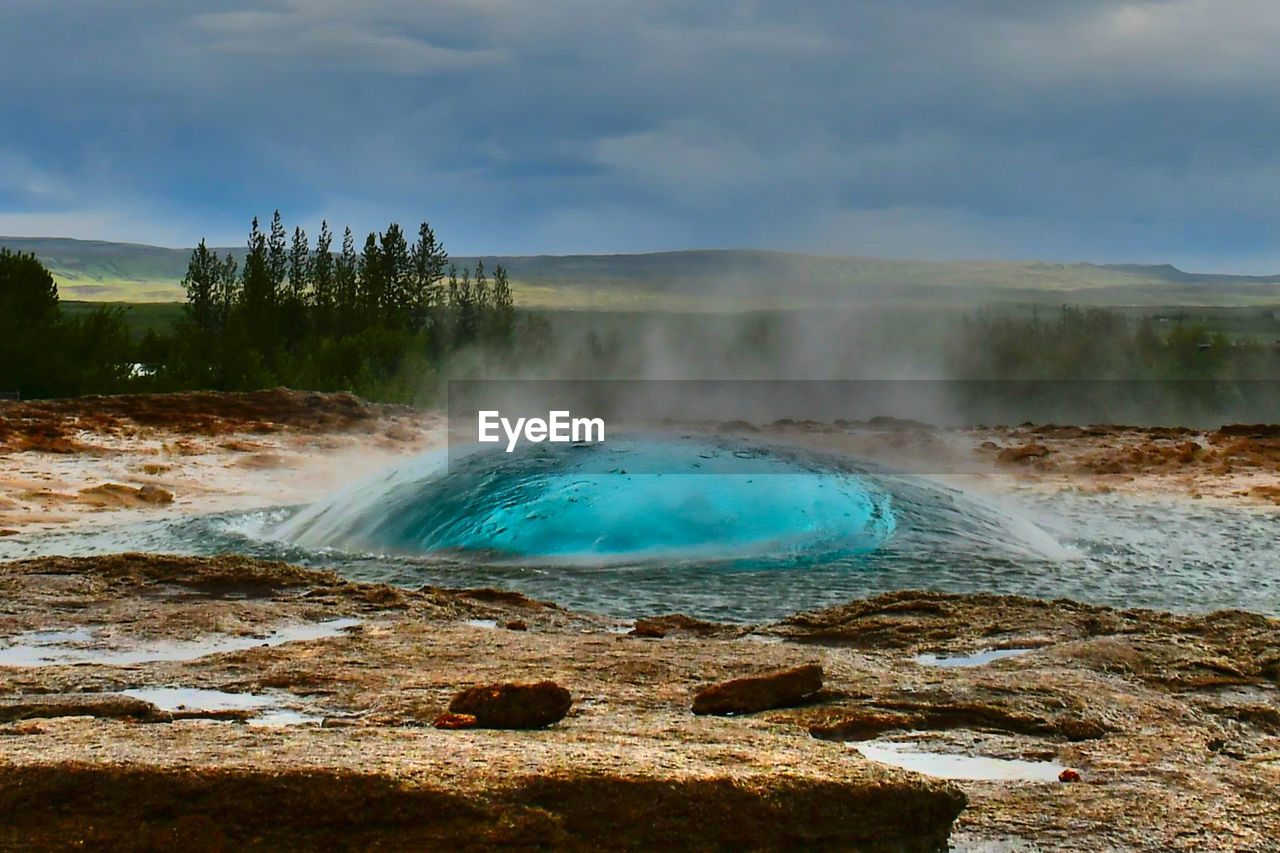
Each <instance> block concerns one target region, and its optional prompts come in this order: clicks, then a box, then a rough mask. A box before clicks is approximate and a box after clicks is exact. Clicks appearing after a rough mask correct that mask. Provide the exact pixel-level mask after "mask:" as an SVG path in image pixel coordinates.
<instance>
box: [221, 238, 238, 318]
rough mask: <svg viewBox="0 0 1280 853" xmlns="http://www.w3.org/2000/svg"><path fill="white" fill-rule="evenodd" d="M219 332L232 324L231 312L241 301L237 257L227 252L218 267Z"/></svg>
mask: <svg viewBox="0 0 1280 853" xmlns="http://www.w3.org/2000/svg"><path fill="white" fill-rule="evenodd" d="M216 300H217V303H218V306H217V310H218V332H219V333H221V332H225V331H226V329H227V327H228V326H229V325H230V323H231V312H232V310H233V309H234V308H235V306H236V303H237V302H238V301H239V300H240V281H239V278H238V277H237V276H236V258H235V255H233V254H231V253H230V252H227V256H226V257H225V258H223V259H222V263H221V264H219V265H218V288H217V295H216Z"/></svg>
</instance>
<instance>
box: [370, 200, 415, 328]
mask: <svg viewBox="0 0 1280 853" xmlns="http://www.w3.org/2000/svg"><path fill="white" fill-rule="evenodd" d="M381 255H382V298H381V301H380V304H379V306H378V308H379V316H380V317H381V318H382V321H383V323H384V324H386V325H387V326H388V327H394V328H400V327H403V326H406V325H408V319H409V291H410V287H409V275H410V267H409V245H408V243H406V242H405V238H404V231H402V230H401V229H400V226H399V225H398V224H396V223H394V222H392V223H391V224H390V225H388V226H387V230H386V231H385V232H383V234H382V246H381Z"/></svg>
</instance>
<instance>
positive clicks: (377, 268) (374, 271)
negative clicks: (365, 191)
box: [359, 231, 386, 323]
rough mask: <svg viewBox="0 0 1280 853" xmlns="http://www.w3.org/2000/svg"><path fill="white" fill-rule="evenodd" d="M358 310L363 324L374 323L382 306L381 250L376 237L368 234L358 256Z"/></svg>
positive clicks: (383, 287) (384, 288)
mask: <svg viewBox="0 0 1280 853" xmlns="http://www.w3.org/2000/svg"><path fill="white" fill-rule="evenodd" d="M359 288H360V297H359V301H360V310H361V312H362V314H363V316H364V318H365V322H368V323H376V322H377V321H378V319H379V317H378V309H379V308H380V307H381V306H382V303H383V299H384V294H385V292H386V287H385V284H384V281H383V271H382V250H381V249H379V248H378V235H377V234H375V233H373V232H372V231H370V232H369V236H368V237H366V238H365V241H364V251H363V252H362V253H361V255H360V277H359Z"/></svg>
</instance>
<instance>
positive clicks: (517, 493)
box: [284, 435, 896, 563]
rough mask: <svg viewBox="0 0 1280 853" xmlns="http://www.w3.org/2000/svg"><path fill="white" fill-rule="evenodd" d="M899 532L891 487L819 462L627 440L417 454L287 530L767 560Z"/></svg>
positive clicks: (616, 557) (517, 555)
mask: <svg viewBox="0 0 1280 853" xmlns="http://www.w3.org/2000/svg"><path fill="white" fill-rule="evenodd" d="M895 527H896V517H895V514H894V511H893V507H892V505H891V500H890V496H889V495H888V493H887V492H884V491H883V490H880V489H878V488H876V487H875V486H874V485H873V484H872V482H871V481H870V480H869V479H867V478H866V477H863V476H860V475H859V474H857V473H855V472H852V471H847V470H840V469H838V468H836V467H832V466H830V465H828V464H824V463H822V462H821V461H820V460H818V459H817V458H816V457H810V456H808V455H806V454H801V453H794V452H783V451H777V450H771V449H768V448H763V447H752V446H748V445H743V444H741V443H729V442H719V441H716V440H714V439H706V438H676V437H669V436H651V435H637V436H625V437H617V438H614V437H611V438H610V439H609V441H608V442H606V443H602V444H585V445H563V444H561V445H551V444H536V445H525V446H523V447H520V448H517V449H516V451H515V452H513V453H506V452H503V451H502V450H500V449H494V448H492V447H485V448H484V449H483V450H481V449H479V448H478V447H476V448H471V449H468V450H465V451H459V450H457V449H455V450H454V451H453V457H452V459H446V457H444V456H443V455H434V456H430V457H426V458H423V459H420V460H417V461H416V462H414V463H413V464H411V465H408V466H406V467H405V468H402V469H399V470H396V471H392V472H388V473H386V474H384V475H383V476H381V477H378V478H375V479H374V480H371V481H368V482H366V483H364V484H361V485H360V486H357V487H355V488H353V489H349V490H347V491H345V492H343V493H341V494H339V495H337V496H335V498H334V499H332V500H331V501H328V502H325V503H323V504H320V505H317V506H315V507H311V508H309V509H307V510H304V511H303V512H302V513H300V514H299V515H298V516H297V517H296V518H294V519H293V520H292V521H290V522H289V523H288V524H287V525H286V529H285V531H284V535H285V536H286V537H287V538H290V539H291V540H293V541H295V542H298V543H299V544H303V545H308V546H313V547H314V546H328V547H337V548H342V549H357V550H369V549H375V550H380V551H385V552H393V553H408V554H431V553H439V552H454V553H458V552H462V553H470V554H473V555H476V556H478V557H485V558H491V559H492V558H496V559H531V560H538V561H547V560H551V561H568V562H599V563H619V562H634V561H646V560H656V559H691V560H694V559H696V560H703V561H705V560H709V559H711V560H714V559H727V560H740V559H743V558H760V559H768V560H770V561H771V562H776V561H778V560H784V561H785V560H795V559H802V558H814V557H830V556H834V555H842V554H850V553H859V552H865V551H870V550H874V549H875V548H877V547H879V546H880V545H881V544H882V543H883V542H885V541H886V540H887V539H888V538H889V537H890V536H892V534H893V532H894V529H895Z"/></svg>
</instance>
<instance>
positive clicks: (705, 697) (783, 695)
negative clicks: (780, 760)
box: [693, 663, 822, 715]
mask: <svg viewBox="0 0 1280 853" xmlns="http://www.w3.org/2000/svg"><path fill="white" fill-rule="evenodd" d="M821 689H822V666H821V665H820V664H816V663H810V664H805V665H804V666H797V667H795V668H794V669H784V670H782V671H780V672H774V673H770V674H768V675H759V676H753V677H750V678H736V679H734V680H733V681H726V682H724V683H722V684H714V685H712V686H710V687H707V688H705V689H703V690H701V691H699V692H698V695H696V696H694V697H693V713H695V714H718V715H724V714H752V713H755V712H756V711H767V710H768V709H770V708H780V707H784V706H786V705H794V704H795V703H797V702H799V701H800V700H801V699H803V698H804V697H806V696H808V695H809V694H810V693H816V692H817V691H819V690H821Z"/></svg>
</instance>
